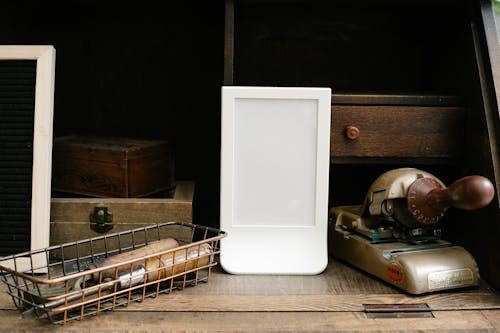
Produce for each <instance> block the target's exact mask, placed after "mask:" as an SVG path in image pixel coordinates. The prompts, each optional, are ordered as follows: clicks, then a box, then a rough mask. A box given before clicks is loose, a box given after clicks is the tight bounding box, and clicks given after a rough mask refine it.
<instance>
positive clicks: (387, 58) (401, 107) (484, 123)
mask: <svg viewBox="0 0 500 333" xmlns="http://www.w3.org/2000/svg"><path fill="white" fill-rule="evenodd" d="M482 6H483V15H484V7H485V6H489V3H482ZM480 9H481V3H480V2H460V1H451V2H449V1H433V2H421V3H401V2H397V1H384V2H379V3H373V2H366V3H363V6H360V5H359V3H356V4H351V3H349V2H347V1H335V2H333V1H332V2H324V1H313V2H310V1H307V2H306V1H266V2H262V1H245V0H227V1H226V16H225V18H226V26H225V27H226V28H225V55H224V56H225V57H224V60H225V62H224V64H225V67H224V70H225V71H224V82H225V84H227V85H242V86H245V85H257V86H259V85H264V86H265V85H271V86H274V85H275V86H306V87H307V86H320V87H321V86H326V87H330V88H332V91H333V96H332V124H331V125H332V127H331V141H330V143H331V177H330V178H331V182H330V196H331V202H330V204H331V205H332V206H336V205H346V204H361V203H362V201H363V200H364V196H365V194H366V191H367V189H368V187H369V186H370V184H371V182H373V180H374V179H375V178H376V177H377V176H378V175H380V174H381V173H382V172H384V171H387V170H389V169H391V168H396V167H400V166H411V167H418V168H421V169H424V170H427V171H429V172H431V173H433V174H435V175H436V176H437V177H438V178H440V179H441V180H443V182H444V183H445V184H450V183H451V182H452V181H454V180H455V179H458V178H460V177H463V176H466V175H470V174H480V175H483V176H486V177H488V178H489V179H490V180H491V181H492V182H493V183H494V184H495V185H496V187H497V188H498V185H499V177H498V176H499V174H498V171H497V170H498V168H499V161H498V154H497V152H496V151H497V147H496V145H497V137H498V126H499V125H498V124H499V119H498V112H497V111H496V110H497V107H496V105H495V103H494V101H493V100H492V97H493V96H494V92H493V91H492V89H491V88H492V86H491V78H490V75H491V73H490V68H489V64H488V63H489V61H490V60H489V58H488V50H491V45H490V44H489V46H490V48H487V47H486V45H485V40H486V39H485V36H484V32H485V31H486V33H487V34H488V33H490V34H496V29H495V28H494V27H493V28H491V27H490V28H488V27H486V29H483V26H482V22H483V19H482V15H481V12H480ZM423 22H425V24H423ZM486 23H488V22H486ZM493 24H494V23H493ZM494 29H495V30H494ZM492 41H495V42H496V45H498V42H497V40H494V39H492ZM491 61H497V60H496V58H491ZM493 63H494V62H493ZM492 93H493V95H492ZM499 217H500V214H499V201H498V196H497V197H495V199H494V202H493V203H492V204H491V205H490V206H488V207H487V208H485V209H482V210H480V211H475V212H463V211H457V210H453V209H452V210H450V212H449V214H448V215H447V217H446V218H445V221H444V223H443V224H444V226H443V228H444V230H445V233H444V237H445V238H447V239H449V240H451V241H453V242H455V243H457V244H459V245H462V246H464V247H466V248H467V249H468V250H470V251H471V252H472V254H473V255H474V257H475V258H476V259H477V261H478V262H479V267H480V271H481V275H482V277H483V278H484V279H485V280H486V281H488V282H489V283H491V284H492V285H493V286H494V287H496V288H500V284H499V283H500V274H499V272H500V270H499V269H498V267H500V260H499V259H492V253H493V252H494V251H493V252H491V250H492V249H498V246H497V245H495V244H497V242H496V240H495V239H497V238H498V237H499V236H500V234H499V228H498V221H499Z"/></svg>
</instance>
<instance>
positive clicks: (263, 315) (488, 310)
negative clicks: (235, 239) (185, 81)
mask: <svg viewBox="0 0 500 333" xmlns="http://www.w3.org/2000/svg"><path fill="white" fill-rule="evenodd" d="M418 303H426V304H427V305H428V306H429V308H430V310H431V311H432V315H433V316H434V318H420V319H418V318H392V319H370V318H368V317H367V315H366V313H365V312H364V307H363V305H364V304H418ZM0 318H2V319H3V323H4V324H3V326H2V329H1V330H0V331H1V332H4V331H5V332H29V331H32V330H35V331H38V332H70V331H71V332H94V331H97V330H98V331H99V332H302V331H304V332H305V331H314V332H351V331H370V332H386V331H391V332H392V331H394V332H423V331H431V330H432V331H439V332H441V331H445V332H468V331H474V330H478V331H481V332H483V331H484V332H490V331H491V332H494V331H495V330H500V298H499V296H498V295H497V294H495V293H494V292H492V291H491V290H490V289H489V288H488V286H481V287H479V288H469V289H465V290H456V291H450V292H441V293H433V294H428V295H422V296H411V295H407V294H404V293H401V292H400V291H399V290H397V289H395V288H393V287H392V286H390V285H387V284H385V283H384V282H381V281H379V280H376V279H374V278H371V277H370V276H368V275H367V274H365V273H364V272H361V271H359V270H357V269H355V268H353V267H350V266H348V265H344V264H342V263H340V262H338V261H335V260H333V259H332V260H331V262H330V264H329V266H328V268H327V270H326V271H325V272H324V273H322V274H319V275H314V276H289V275H231V274H228V273H225V272H224V271H223V270H221V269H220V268H216V269H215V270H214V271H213V274H212V277H211V279H210V281H209V282H208V283H201V284H199V285H198V286H196V287H190V288H186V289H184V290H180V291H174V292H173V293H172V294H169V295H161V296H159V297H157V298H154V299H146V300H145V301H143V302H135V303H131V304H130V305H129V306H128V307H125V308H118V309H116V311H115V312H104V313H100V314H99V315H98V316H97V317H89V318H85V319H84V320H83V321H81V322H79V321H75V322H70V323H68V324H66V325H65V326H60V325H54V324H50V323H49V322H48V321H47V320H44V319H39V318H35V317H25V318H23V317H22V316H21V312H20V311H18V310H16V309H14V306H13V303H12V301H11V299H10V297H9V296H8V295H7V293H6V288H5V286H3V285H1V286H0Z"/></svg>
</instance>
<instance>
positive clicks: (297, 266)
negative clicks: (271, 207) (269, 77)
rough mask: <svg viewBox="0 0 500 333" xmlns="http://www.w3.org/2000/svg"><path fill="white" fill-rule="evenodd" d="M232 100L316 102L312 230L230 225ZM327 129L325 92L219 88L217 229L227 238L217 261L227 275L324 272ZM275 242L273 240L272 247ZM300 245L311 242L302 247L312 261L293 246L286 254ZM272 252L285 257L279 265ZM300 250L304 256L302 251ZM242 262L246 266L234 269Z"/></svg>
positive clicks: (328, 107)
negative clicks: (219, 146) (219, 135)
mask: <svg viewBox="0 0 500 333" xmlns="http://www.w3.org/2000/svg"><path fill="white" fill-rule="evenodd" d="M238 98H245V99H252V98H256V99H266V98H269V99H282V98H283V99H313V100H317V101H318V115H317V117H318V119H317V122H318V127H317V132H316V135H317V137H316V138H317V146H316V147H317V151H316V179H315V186H316V198H315V221H314V223H313V225H312V226H297V227H292V226H246V225H243V226H238V225H233V224H232V223H233V215H234V201H233V194H234V193H233V192H234V188H233V184H234V171H235V170H234V164H235V161H234V133H233V131H234V114H235V112H236V110H235V100H236V99H238ZM330 125H331V89H330V88H296V87H235V86H227V87H222V115H221V183H220V184H221V189H220V190H221V193H220V226H221V229H223V230H224V231H226V232H227V233H228V237H226V239H224V240H221V258H220V259H221V266H222V267H223V268H224V269H225V270H226V271H227V272H229V273H233V274H318V273H320V272H322V271H323V270H324V269H325V268H326V266H327V264H328V249H327V231H328V230H327V229H328V188H329V167H330ZM233 239H234V242H233ZM275 240H278V241H277V242H275V244H274V241H275ZM301 240H305V241H306V243H307V241H313V242H314V241H316V242H315V243H314V244H312V242H310V243H309V245H307V246H310V247H312V250H311V251H310V252H311V253H315V254H317V255H318V256H317V257H316V258H311V256H310V255H308V253H309V252H308V250H309V249H308V248H307V246H305V247H303V248H302V249H301V248H300V246H298V247H297V246H295V248H296V249H295V250H291V251H288V249H290V248H292V249H293V247H294V245H293V244H300V242H301ZM252 242H253V244H252ZM303 243H304V242H303ZM245 247H248V250H242V248H245ZM278 249H281V255H283V254H285V255H288V256H289V258H282V260H280V261H279V262H278V261H277V258H273V256H272V255H270V251H273V250H278ZM285 249H286V250H285ZM304 249H305V251H302V250H304ZM240 251H242V252H240ZM294 251H295V252H294ZM275 252H278V251H275ZM287 252H288V253H287ZM303 256H307V258H304V257H303ZM301 257H302V258H301ZM252 258H256V259H252ZM301 259H302V260H301ZM245 261H250V262H248V263H243V264H241V265H240V264H239V263H242V262H245ZM237 262H238V263H237Z"/></svg>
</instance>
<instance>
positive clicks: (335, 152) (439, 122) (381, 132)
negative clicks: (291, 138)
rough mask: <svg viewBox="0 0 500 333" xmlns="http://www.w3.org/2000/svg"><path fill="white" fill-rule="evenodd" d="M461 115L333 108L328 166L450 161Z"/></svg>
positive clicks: (458, 143)
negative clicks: (380, 161) (370, 161)
mask: <svg viewBox="0 0 500 333" xmlns="http://www.w3.org/2000/svg"><path fill="white" fill-rule="evenodd" d="M464 111H465V110H464V108H462V107H433V106H365V105H363V106H359V105H334V106H332V128H331V148H330V149H331V150H330V154H331V158H332V162H333V163H349V162H351V160H353V161H357V162H359V158H374V159H383V160H385V159H391V160H390V161H392V162H398V158H400V159H401V161H405V160H408V159H410V160H412V159H416V160H418V161H421V162H424V161H425V160H432V161H433V162H436V161H439V160H441V161H442V162H443V163H446V162H447V161H448V162H449V161H452V160H454V159H455V158H457V157H458V155H459V154H460V150H461V147H462V146H463V142H464V119H465V118H464V117H465V112H464ZM349 126H352V129H353V132H352V133H351V134H352V135H351V138H349V137H348V133H347V130H346V129H347V128H348V127H349ZM356 130H358V131H359V133H357V132H356ZM390 161H389V162H390Z"/></svg>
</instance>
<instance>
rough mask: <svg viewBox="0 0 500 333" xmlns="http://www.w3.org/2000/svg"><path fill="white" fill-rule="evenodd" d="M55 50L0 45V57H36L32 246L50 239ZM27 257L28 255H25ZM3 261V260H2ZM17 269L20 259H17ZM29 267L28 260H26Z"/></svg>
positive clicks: (41, 259)
mask: <svg viewBox="0 0 500 333" xmlns="http://www.w3.org/2000/svg"><path fill="white" fill-rule="evenodd" d="M55 56H56V51H55V48H54V47H53V46H51V45H1V46H0V61H1V60H36V81H35V110H34V131H33V178H32V190H31V191H32V201H31V243H30V248H31V250H37V249H41V248H46V247H48V246H49V243H50V197H51V176H52V131H53V118H54V83H55V65H56V57H55ZM27 259H28V260H29V258H27ZM33 260H34V262H33V267H43V266H45V263H46V258H45V256H44V255H42V256H35V257H34V258H33ZM2 264H6V263H5V262H2ZM16 264H17V267H16V269H17V270H20V271H22V270H23V268H21V267H19V264H20V261H19V259H17V260H16ZM27 265H28V269H29V268H30V266H31V264H30V263H29V262H27Z"/></svg>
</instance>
